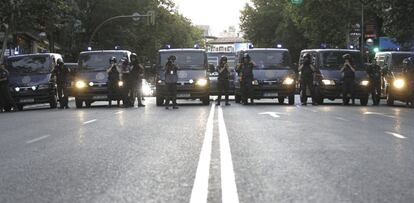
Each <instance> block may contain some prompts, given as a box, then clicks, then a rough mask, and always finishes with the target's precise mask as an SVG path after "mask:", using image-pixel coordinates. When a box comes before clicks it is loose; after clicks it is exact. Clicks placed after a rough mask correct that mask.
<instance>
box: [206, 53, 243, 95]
mask: <svg viewBox="0 0 414 203" xmlns="http://www.w3.org/2000/svg"><path fill="white" fill-rule="evenodd" d="M222 56H225V57H227V64H228V65H229V68H230V78H229V90H228V93H229V94H230V95H233V94H234V78H235V76H236V71H235V69H236V65H237V63H236V62H237V60H236V53H233V52H207V59H208V64H209V67H210V68H209V72H210V76H209V79H210V95H218V93H219V91H218V75H219V73H218V66H219V65H220V59H221V57H222Z"/></svg>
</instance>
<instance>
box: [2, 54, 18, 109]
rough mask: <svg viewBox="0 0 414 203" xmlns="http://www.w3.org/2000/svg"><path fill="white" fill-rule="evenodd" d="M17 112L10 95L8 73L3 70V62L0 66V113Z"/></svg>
mask: <svg viewBox="0 0 414 203" xmlns="http://www.w3.org/2000/svg"><path fill="white" fill-rule="evenodd" d="M12 109H13V111H16V110H17V106H16V104H15V103H14V100H13V98H12V96H11V94H10V88H9V71H7V69H6V68H5V64H4V62H1V64H0V112H2V111H3V110H5V111H11V110H12Z"/></svg>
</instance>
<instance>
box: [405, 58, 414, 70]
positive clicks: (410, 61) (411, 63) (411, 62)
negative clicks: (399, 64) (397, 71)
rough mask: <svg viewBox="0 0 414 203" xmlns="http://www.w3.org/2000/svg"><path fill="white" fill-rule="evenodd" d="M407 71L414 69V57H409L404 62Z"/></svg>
mask: <svg viewBox="0 0 414 203" xmlns="http://www.w3.org/2000/svg"><path fill="white" fill-rule="evenodd" d="M403 65H404V68H405V69H414V57H408V58H406V59H404V60H403Z"/></svg>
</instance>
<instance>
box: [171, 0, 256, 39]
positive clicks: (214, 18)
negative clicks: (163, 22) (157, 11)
mask: <svg viewBox="0 0 414 203" xmlns="http://www.w3.org/2000/svg"><path fill="white" fill-rule="evenodd" d="M248 1H249V0H174V2H175V3H176V5H177V8H178V11H179V12H180V13H181V14H182V15H184V16H185V17H187V18H188V19H190V20H191V21H192V22H193V23H194V24H195V25H209V26H210V29H211V32H212V34H213V35H218V34H219V33H221V32H222V31H224V30H227V28H228V27H229V26H236V28H237V30H239V24H240V15H241V14H240V11H241V10H242V9H243V8H244V6H245V5H246V3H247V2H248Z"/></svg>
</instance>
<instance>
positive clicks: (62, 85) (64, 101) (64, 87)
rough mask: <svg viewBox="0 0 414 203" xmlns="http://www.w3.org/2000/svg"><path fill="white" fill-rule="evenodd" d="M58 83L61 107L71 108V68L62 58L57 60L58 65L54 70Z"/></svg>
mask: <svg viewBox="0 0 414 203" xmlns="http://www.w3.org/2000/svg"><path fill="white" fill-rule="evenodd" d="M52 75H53V76H54V77H55V80H56V84H57V94H58V97H59V103H60V107H59V108H60V109H64V108H66V109H68V108H69V91H68V82H69V76H70V70H69V69H68V68H67V67H66V66H65V64H64V63H63V61H62V59H58V60H57V61H56V66H55V68H54V69H53V71H52Z"/></svg>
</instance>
